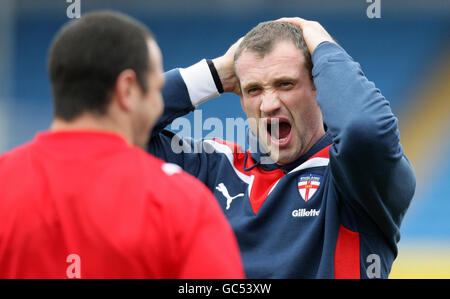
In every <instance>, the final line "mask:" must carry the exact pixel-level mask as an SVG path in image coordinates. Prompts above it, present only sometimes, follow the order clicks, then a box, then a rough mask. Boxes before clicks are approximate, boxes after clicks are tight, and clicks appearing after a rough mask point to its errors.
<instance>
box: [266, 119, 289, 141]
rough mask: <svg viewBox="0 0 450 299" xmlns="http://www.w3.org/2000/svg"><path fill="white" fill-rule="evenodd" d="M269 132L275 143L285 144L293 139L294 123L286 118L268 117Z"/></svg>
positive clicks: (267, 126)
mask: <svg viewBox="0 0 450 299" xmlns="http://www.w3.org/2000/svg"><path fill="white" fill-rule="evenodd" d="M266 129H267V134H268V136H270V139H271V140H272V142H273V143H275V144H276V145H278V146H285V145H287V144H288V143H289V141H290V140H291V136H292V134H291V131H292V125H291V123H290V122H289V120H287V119H284V118H267V119H266Z"/></svg>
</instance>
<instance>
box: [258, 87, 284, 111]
mask: <svg viewBox="0 0 450 299" xmlns="http://www.w3.org/2000/svg"><path fill="white" fill-rule="evenodd" d="M280 108H281V102H280V99H279V98H278V95H277V94H276V93H275V92H266V93H265V94H264V95H263V96H262V98H261V106H260V107H259V109H260V110H261V112H262V114H266V115H271V114H273V113H274V112H276V111H278V110H279V109H280Z"/></svg>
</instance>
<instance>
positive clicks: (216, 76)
mask: <svg viewBox="0 0 450 299" xmlns="http://www.w3.org/2000/svg"><path fill="white" fill-rule="evenodd" d="M206 63H207V64H208V67H209V70H210V71H211V75H212V77H213V80H214V83H215V84H216V88H217V91H218V92H219V93H223V85H222V81H221V80H220V77H219V74H218V73H217V69H216V67H215V66H214V62H213V61H212V60H211V59H206Z"/></svg>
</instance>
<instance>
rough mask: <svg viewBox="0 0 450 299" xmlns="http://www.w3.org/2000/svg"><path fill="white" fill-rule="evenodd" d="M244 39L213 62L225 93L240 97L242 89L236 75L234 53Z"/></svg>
mask: <svg viewBox="0 0 450 299" xmlns="http://www.w3.org/2000/svg"><path fill="white" fill-rule="evenodd" d="M242 39H243V37H241V38H240V39H239V40H238V41H237V42H235V43H234V44H233V45H231V47H230V48H229V49H228V50H227V52H226V53H225V54H224V55H222V56H220V57H217V58H215V59H213V60H212V61H213V63H214V67H215V68H216V70H217V73H218V75H219V77H220V81H221V82H222V86H223V91H224V92H231V93H234V94H237V95H239V96H240V95H241V89H240V88H239V82H238V80H237V77H236V74H235V73H234V53H235V52H236V49H237V48H238V46H239V44H240V43H241V41H242Z"/></svg>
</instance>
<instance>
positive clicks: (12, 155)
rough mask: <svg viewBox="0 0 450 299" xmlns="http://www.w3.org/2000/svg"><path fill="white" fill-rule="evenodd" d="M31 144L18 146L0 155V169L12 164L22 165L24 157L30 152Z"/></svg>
mask: <svg viewBox="0 0 450 299" xmlns="http://www.w3.org/2000/svg"><path fill="white" fill-rule="evenodd" d="M32 147H33V142H32V141H30V142H27V143H25V144H22V145H19V146H17V147H15V148H13V149H11V150H9V151H6V152H4V153H2V154H1V155H0V168H2V167H7V166H9V165H12V164H17V163H24V162H25V159H24V156H26V155H28V154H29V152H30V150H32Z"/></svg>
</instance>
